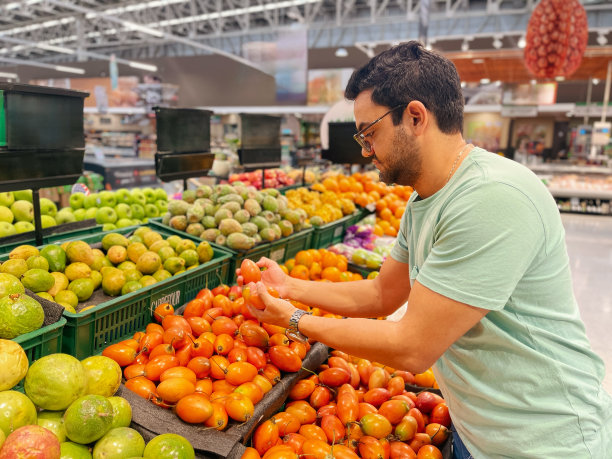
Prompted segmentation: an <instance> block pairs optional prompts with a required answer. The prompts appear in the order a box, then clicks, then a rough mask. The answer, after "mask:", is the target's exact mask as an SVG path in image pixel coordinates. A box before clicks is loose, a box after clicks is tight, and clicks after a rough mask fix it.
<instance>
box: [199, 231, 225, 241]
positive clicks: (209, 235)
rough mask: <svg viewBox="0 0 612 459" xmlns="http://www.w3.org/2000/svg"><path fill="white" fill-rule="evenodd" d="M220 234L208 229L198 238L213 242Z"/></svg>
mask: <svg viewBox="0 0 612 459" xmlns="http://www.w3.org/2000/svg"><path fill="white" fill-rule="evenodd" d="M220 234H221V232H220V231H219V230H218V229H217V228H209V229H207V230H204V232H202V234H200V238H201V239H204V240H206V241H209V242H214V241H215V239H216V238H217V236H219V235H220Z"/></svg>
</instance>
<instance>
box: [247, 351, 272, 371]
mask: <svg viewBox="0 0 612 459" xmlns="http://www.w3.org/2000/svg"><path fill="white" fill-rule="evenodd" d="M246 353H247V362H249V363H251V364H253V365H255V367H256V368H257V369H258V370H261V369H262V368H263V367H265V366H266V363H267V359H266V354H265V352H264V351H262V350H261V349H259V348H258V347H253V346H249V347H247V349H246Z"/></svg>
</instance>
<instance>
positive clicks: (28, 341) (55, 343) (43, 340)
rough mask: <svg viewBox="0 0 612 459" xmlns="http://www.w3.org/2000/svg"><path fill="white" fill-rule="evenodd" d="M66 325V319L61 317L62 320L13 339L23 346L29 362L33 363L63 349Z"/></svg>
mask: <svg viewBox="0 0 612 459" xmlns="http://www.w3.org/2000/svg"><path fill="white" fill-rule="evenodd" d="M65 325H66V319H65V318H63V317H60V320H58V321H57V322H55V323H54V324H51V325H47V326H46V327H42V328H40V329H38V330H34V331H33V332H30V333H25V334H23V335H19V336H18V337H17V338H13V341H15V342H16V343H18V344H19V345H20V346H21V347H22V348H23V350H24V351H25V353H26V355H27V356H28V362H30V364H32V362H34V361H35V360H38V359H40V358H41V357H44V356H46V355H49V354H55V353H57V352H61V351H62V331H63V329H64V326H65Z"/></svg>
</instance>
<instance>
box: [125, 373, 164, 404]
mask: <svg viewBox="0 0 612 459" xmlns="http://www.w3.org/2000/svg"><path fill="white" fill-rule="evenodd" d="M125 387H127V388H128V389H129V390H131V391H132V392H134V393H135V394H136V395H138V396H140V397H142V398H144V399H146V400H151V399H153V398H154V397H157V388H156V387H155V383H154V382H153V381H151V380H150V379H147V378H145V377H144V376H137V377H136V378H132V379H128V380H127V381H126V382H125Z"/></svg>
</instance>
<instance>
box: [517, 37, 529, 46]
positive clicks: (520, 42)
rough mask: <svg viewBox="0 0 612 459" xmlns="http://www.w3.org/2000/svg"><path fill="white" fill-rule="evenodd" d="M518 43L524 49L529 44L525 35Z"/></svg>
mask: <svg viewBox="0 0 612 459" xmlns="http://www.w3.org/2000/svg"><path fill="white" fill-rule="evenodd" d="M516 45H517V46H518V47H519V48H521V49H523V48H524V47H525V46H527V40H525V37H521V38H519V41H518V43H517V44H516Z"/></svg>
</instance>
